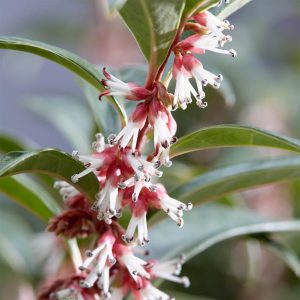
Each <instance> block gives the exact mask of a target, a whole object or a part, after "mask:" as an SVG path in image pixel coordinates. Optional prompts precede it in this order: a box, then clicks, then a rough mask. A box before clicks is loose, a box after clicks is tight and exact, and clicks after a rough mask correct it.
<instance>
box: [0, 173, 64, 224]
mask: <svg viewBox="0 0 300 300" xmlns="http://www.w3.org/2000/svg"><path fill="white" fill-rule="evenodd" d="M0 192H1V193H4V194H5V195H6V196H8V197H9V198H11V199H13V200H14V201H16V202H17V203H19V204H20V205H22V206H23V207H24V208H26V209H28V210H29V211H31V212H32V213H34V214H35V215H36V216H38V217H39V218H40V219H42V220H43V221H45V222H48V221H49V219H50V218H51V217H52V216H53V215H55V214H57V213H58V212H59V211H60V208H59V207H58V205H57V203H56V202H55V200H54V199H53V198H52V197H51V196H50V195H49V194H48V193H47V192H46V191H45V189H44V188H43V187H42V186H40V185H38V184H37V183H36V182H35V181H33V180H32V179H30V178H28V177H27V178H26V177H20V176H17V177H4V178H1V179H0Z"/></svg>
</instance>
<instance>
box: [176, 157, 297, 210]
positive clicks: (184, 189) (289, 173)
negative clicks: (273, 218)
mask: <svg viewBox="0 0 300 300" xmlns="http://www.w3.org/2000/svg"><path fill="white" fill-rule="evenodd" d="M298 177H300V157H280V158H276V159H264V160H262V159H259V160H254V161H250V162H247V163H243V164H237V165H234V166H229V167H225V168H220V169H216V170H213V171H210V172H207V173H205V174H204V175H201V176H199V177H196V178H195V179H194V180H192V181H191V182H189V183H188V184H185V185H182V186H180V187H178V188H177V189H175V190H174V191H173V192H172V193H171V194H172V196H174V197H176V198H178V199H179V200H181V201H189V202H193V203H195V204H199V203H203V202H205V201H208V200H211V199H217V198H220V197H221V196H224V195H227V194H229V193H234V192H237V191H241V190H245V189H249V188H253V187H255V186H258V185H263V184H269V183H276V182H282V181H287V180H293V179H296V178H298Z"/></svg>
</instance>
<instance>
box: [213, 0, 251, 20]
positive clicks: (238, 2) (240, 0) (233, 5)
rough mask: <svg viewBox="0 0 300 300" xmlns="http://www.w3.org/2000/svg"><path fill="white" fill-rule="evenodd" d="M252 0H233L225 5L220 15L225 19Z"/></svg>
mask: <svg viewBox="0 0 300 300" xmlns="http://www.w3.org/2000/svg"><path fill="white" fill-rule="evenodd" d="M251 1H252V0H232V1H231V2H230V3H229V4H227V5H225V7H224V8H223V9H222V10H221V12H220V13H219V14H218V17H219V18H220V19H222V20H224V19H226V18H228V17H229V16H230V15H232V14H233V13H235V12H236V11H238V10H239V9H241V8H242V7H243V6H244V5H246V4H247V3H249V2H251Z"/></svg>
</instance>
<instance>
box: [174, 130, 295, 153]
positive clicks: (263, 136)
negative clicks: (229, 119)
mask: <svg viewBox="0 0 300 300" xmlns="http://www.w3.org/2000/svg"><path fill="white" fill-rule="evenodd" d="M250 146H256V147H271V148H278V149H283V150H288V151H295V152H300V141H299V140H296V139H292V138H289V137H285V136H283V135H279V134H275V133H272V132H270V131H266V130H262V129H259V128H254V127H248V126H238V125H220V126H212V127H207V128H203V129H200V130H198V131H196V132H193V133H191V134H188V135H186V136H183V137H182V138H180V139H179V140H178V141H177V143H176V144H174V145H172V147H171V152H170V156H171V157H176V156H178V155H181V154H184V153H188V152H193V151H198V150H205V149H213V148H224V147H250Z"/></svg>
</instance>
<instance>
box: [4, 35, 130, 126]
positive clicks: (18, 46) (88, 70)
mask: <svg viewBox="0 0 300 300" xmlns="http://www.w3.org/2000/svg"><path fill="white" fill-rule="evenodd" d="M0 49H9V50H16V51H23V52H29V53H33V54H35V55H39V56H42V57H44V58H46V59H49V60H51V61H54V62H56V63H58V64H60V65H62V66H64V67H66V68H67V69H69V70H70V71H72V72H74V73H75V74H76V75H78V76H79V77H81V78H82V79H84V80H86V81H87V82H88V83H89V84H91V85H92V86H94V87H95V88H96V89H97V90H98V91H103V90H104V87H103V86H102V84H101V81H100V78H101V76H102V75H101V74H100V73H99V72H98V70H97V69H96V67H94V66H93V65H92V64H90V63H88V62H87V61H86V60H84V59H82V58H80V57H79V56H77V55H75V54H74V53H71V52H69V51H67V50H64V49H61V48H58V47H54V46H51V45H48V44H45V43H41V42H37V41H32V40H28V39H23V38H18V37H5V36H1V37H0ZM107 99H108V100H109V101H111V103H112V104H113V106H114V107H115V108H116V109H117V111H118V113H119V116H120V118H121V120H122V122H123V123H124V122H125V121H126V114H125V112H124V109H123V108H122V107H121V106H120V104H119V102H118V101H117V100H116V99H115V98H114V97H107ZM95 101H98V99H95Z"/></svg>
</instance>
